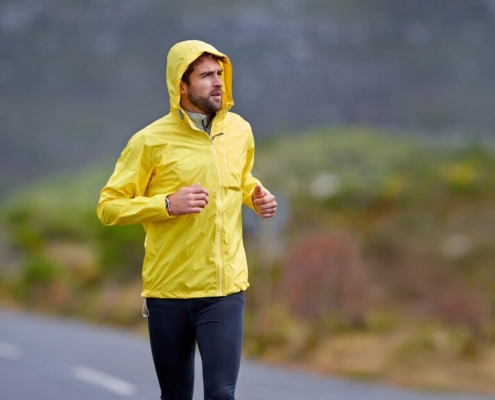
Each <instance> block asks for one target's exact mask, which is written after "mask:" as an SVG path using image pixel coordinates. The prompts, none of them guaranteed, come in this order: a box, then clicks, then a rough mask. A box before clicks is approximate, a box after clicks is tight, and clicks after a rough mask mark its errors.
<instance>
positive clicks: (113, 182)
mask: <svg viewBox="0 0 495 400" xmlns="http://www.w3.org/2000/svg"><path fill="white" fill-rule="evenodd" d="M144 153H145V148H144V143H143V139H142V137H137V136H135V137H133V138H131V140H130V141H129V143H128V145H127V146H126V148H125V149H124V150H123V151H122V154H121V156H120V158H119V160H118V161H117V165H116V166H115V171H114V172H113V174H112V176H111V177H110V179H109V180H108V183H107V184H106V186H105V187H104V188H103V189H102V191H101V193H100V200H99V202H98V206H97V214H98V218H99V219H100V221H101V222H102V223H103V225H132V224H142V223H145V222H151V221H159V220H164V219H167V218H171V217H170V215H169V214H168V212H167V210H166V208H165V196H166V194H159V195H156V196H153V197H147V196H146V195H145V193H146V188H147V186H148V182H149V180H150V177H151V174H152V172H153V164H152V163H151V162H150V161H149V160H148V157H146V154H144Z"/></svg>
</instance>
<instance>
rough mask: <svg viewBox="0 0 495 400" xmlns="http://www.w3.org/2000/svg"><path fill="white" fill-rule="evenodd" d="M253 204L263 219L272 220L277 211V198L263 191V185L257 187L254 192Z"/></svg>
mask: <svg viewBox="0 0 495 400" xmlns="http://www.w3.org/2000/svg"><path fill="white" fill-rule="evenodd" d="M253 204H254V208H255V209H256V211H257V212H258V213H259V214H260V215H261V216H262V217H263V218H271V217H273V216H274V215H275V212H276V211H277V202H276V201H275V196H274V195H273V194H271V193H268V192H267V191H266V190H263V188H262V187H261V185H256V187H255V188H254V192H253Z"/></svg>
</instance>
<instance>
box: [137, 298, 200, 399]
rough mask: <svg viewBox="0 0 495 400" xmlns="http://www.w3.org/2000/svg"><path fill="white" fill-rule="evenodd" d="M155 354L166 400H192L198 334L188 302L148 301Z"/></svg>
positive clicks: (152, 350)
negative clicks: (195, 331) (192, 321)
mask: <svg viewBox="0 0 495 400" xmlns="http://www.w3.org/2000/svg"><path fill="white" fill-rule="evenodd" d="M146 303H147V307H148V310H149V316H148V328H149V335H150V343H151V353H152V355H153V362H154V364H155V370H156V374H157V376H158V381H159V383H160V389H161V392H162V396H161V399H162V400H191V399H192V396H193V388H194V353H195V347H196V342H195V333H194V327H193V325H192V323H191V318H190V316H189V310H188V305H187V300H176V299H146Z"/></svg>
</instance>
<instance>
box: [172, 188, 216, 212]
mask: <svg viewBox="0 0 495 400" xmlns="http://www.w3.org/2000/svg"><path fill="white" fill-rule="evenodd" d="M209 195H210V193H209V192H208V190H206V189H205V188H204V187H201V185H200V184H199V182H197V183H195V184H194V185H191V186H186V187H183V188H180V189H179V190H177V192H175V193H174V194H171V195H169V196H168V202H169V205H168V213H169V214H170V215H183V214H193V213H200V212H201V211H203V208H205V207H206V205H207V204H208V196H209Z"/></svg>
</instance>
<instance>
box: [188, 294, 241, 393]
mask: <svg viewBox="0 0 495 400" xmlns="http://www.w3.org/2000/svg"><path fill="white" fill-rule="evenodd" d="M198 303H201V307H198V308H196V307H195V309H194V311H195V312H194V313H193V316H194V323H195V326H196V336H197V341H198V347H199V351H200V354H201V360H202V363H203V383H204V392H205V397H204V398H205V400H234V399H235V386H236V383H237V376H238V374H239V366H240V362H241V350H242V334H243V318H244V293H243V292H240V293H235V294H233V295H230V296H226V297H220V298H209V299H198ZM198 303H194V304H195V305H196V304H198Z"/></svg>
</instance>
